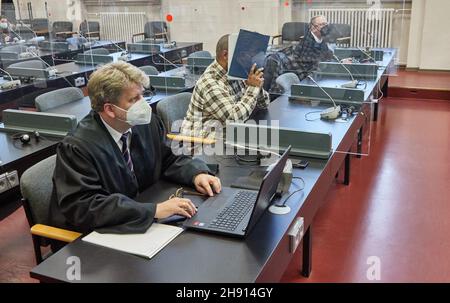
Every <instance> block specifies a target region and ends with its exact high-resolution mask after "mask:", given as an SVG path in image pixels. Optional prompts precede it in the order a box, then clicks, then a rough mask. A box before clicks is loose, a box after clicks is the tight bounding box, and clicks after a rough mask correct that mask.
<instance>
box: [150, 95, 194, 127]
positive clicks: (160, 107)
mask: <svg viewBox="0 0 450 303" xmlns="http://www.w3.org/2000/svg"><path fill="white" fill-rule="evenodd" d="M191 97H192V94H191V93H180V94H176V95H173V96H169V97H167V98H164V99H162V100H161V101H159V102H158V104H157V105H156V112H157V113H158V115H159V116H160V117H161V119H162V121H163V123H164V126H165V128H166V130H167V131H168V132H173V133H177V132H179V128H180V127H181V121H182V120H183V119H184V117H185V116H186V112H187V110H188V108H189V103H190V102H191ZM175 121H179V124H177V125H174V128H176V129H172V124H173V123H174V122H175ZM175 126H176V127H175Z"/></svg>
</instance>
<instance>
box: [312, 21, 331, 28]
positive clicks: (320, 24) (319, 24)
mask: <svg viewBox="0 0 450 303" xmlns="http://www.w3.org/2000/svg"><path fill="white" fill-rule="evenodd" d="M313 25H314V26H316V27H324V26H327V25H328V22H323V23H316V24H313Z"/></svg>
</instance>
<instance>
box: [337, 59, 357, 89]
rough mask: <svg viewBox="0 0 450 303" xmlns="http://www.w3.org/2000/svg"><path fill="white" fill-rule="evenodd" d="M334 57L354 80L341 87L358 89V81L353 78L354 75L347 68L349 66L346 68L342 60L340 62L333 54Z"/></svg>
mask: <svg viewBox="0 0 450 303" xmlns="http://www.w3.org/2000/svg"><path fill="white" fill-rule="evenodd" d="M333 57H334V59H336V60H337V62H338V63H339V64H340V65H341V66H342V67H343V68H344V69H345V70H346V71H347V73H348V74H349V75H350V77H351V78H352V81H350V82H348V83H344V84H342V85H341V87H342V88H356V87H357V86H358V80H355V78H354V77H353V74H352V73H351V72H350V70H349V69H348V68H347V66H345V64H344V63H342V62H341V60H339V58H338V57H337V56H336V55H335V54H333Z"/></svg>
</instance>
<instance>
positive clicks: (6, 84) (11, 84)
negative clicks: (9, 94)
mask: <svg viewBox="0 0 450 303" xmlns="http://www.w3.org/2000/svg"><path fill="white" fill-rule="evenodd" d="M0 71H2V72H3V73H5V74H6V75H8V77H9V78H10V79H11V80H10V81H6V82H4V83H2V84H0V89H10V88H14V87H16V86H19V85H21V84H22V83H21V82H20V80H14V79H13V77H12V76H11V74H10V73H8V72H7V71H6V70H4V69H2V68H0ZM4 79H5V77H3V80H4Z"/></svg>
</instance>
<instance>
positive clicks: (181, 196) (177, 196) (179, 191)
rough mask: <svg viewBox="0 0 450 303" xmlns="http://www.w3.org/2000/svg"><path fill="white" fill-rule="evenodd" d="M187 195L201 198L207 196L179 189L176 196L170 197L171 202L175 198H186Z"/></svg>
mask: <svg viewBox="0 0 450 303" xmlns="http://www.w3.org/2000/svg"><path fill="white" fill-rule="evenodd" d="M185 195H192V196H201V197H206V196H207V195H205V194H202V193H199V192H196V191H190V190H185V189H184V188H183V187H180V188H178V189H177V191H176V192H175V194H172V195H170V196H169V200H170V199H173V198H184V196H185Z"/></svg>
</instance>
